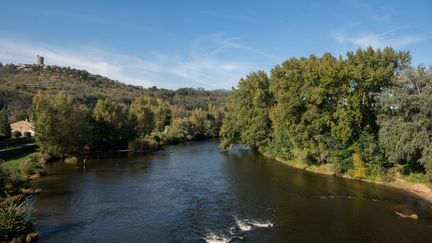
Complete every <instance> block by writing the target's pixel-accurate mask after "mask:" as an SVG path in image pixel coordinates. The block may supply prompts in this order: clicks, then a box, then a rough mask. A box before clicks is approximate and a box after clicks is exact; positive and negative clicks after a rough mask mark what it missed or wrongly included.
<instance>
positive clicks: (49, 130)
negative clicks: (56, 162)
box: [32, 92, 90, 157]
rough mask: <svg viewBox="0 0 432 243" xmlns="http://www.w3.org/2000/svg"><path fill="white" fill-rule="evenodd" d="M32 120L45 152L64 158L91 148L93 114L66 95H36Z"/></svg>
mask: <svg viewBox="0 0 432 243" xmlns="http://www.w3.org/2000/svg"><path fill="white" fill-rule="evenodd" d="M32 121H33V124H34V128H35V138H36V142H37V144H38V145H39V148H40V150H41V152H42V153H45V154H48V155H50V156H55V157H63V156H65V155H69V154H71V153H82V152H84V151H85V150H86V148H87V147H88V145H89V138H90V112H89V110H88V109H87V108H86V107H85V106H84V105H80V104H79V103H78V102H77V101H76V100H75V99H73V98H72V97H71V96H69V95H66V94H65V93H63V92H60V93H58V94H57V95H55V96H52V95H44V94H42V93H38V94H37V95H35V96H34V98H33V108H32Z"/></svg>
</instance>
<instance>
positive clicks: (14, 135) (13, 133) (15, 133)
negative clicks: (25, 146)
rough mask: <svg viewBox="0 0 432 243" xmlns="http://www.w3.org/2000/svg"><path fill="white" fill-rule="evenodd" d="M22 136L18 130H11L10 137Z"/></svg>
mask: <svg viewBox="0 0 432 243" xmlns="http://www.w3.org/2000/svg"><path fill="white" fill-rule="evenodd" d="M21 136H22V133H21V132H20V131H13V132H12V137H14V138H20V137H21Z"/></svg>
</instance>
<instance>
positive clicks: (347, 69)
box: [220, 48, 432, 178]
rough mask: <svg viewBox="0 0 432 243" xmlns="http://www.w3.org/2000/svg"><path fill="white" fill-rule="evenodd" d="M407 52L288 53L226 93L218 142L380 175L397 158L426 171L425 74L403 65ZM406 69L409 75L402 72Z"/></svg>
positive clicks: (429, 157) (428, 113)
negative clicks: (269, 68)
mask: <svg viewBox="0 0 432 243" xmlns="http://www.w3.org/2000/svg"><path fill="white" fill-rule="evenodd" d="M409 61H410V56H409V53H407V52H397V51H395V50H393V49H391V48H384V49H378V50H374V49H372V48H367V49H359V50H357V51H356V52H348V53H347V55H346V57H345V58H344V57H342V56H340V57H339V58H336V57H333V56H332V55H331V54H324V55H323V56H322V57H317V56H314V55H311V56H309V57H308V58H291V59H289V60H287V61H285V62H283V63H282V64H281V65H278V66H276V67H274V68H273V69H272V71H271V75H270V77H268V76H267V75H266V74H265V73H263V72H258V73H251V74H250V75H248V76H247V77H246V78H244V79H241V80H240V82H239V85H238V88H237V89H234V90H233V91H232V93H231V94H230V96H229V101H228V105H227V108H228V112H227V114H226V115H225V117H224V119H223V125H222V128H221V132H220V134H221V146H222V147H230V146H231V145H232V144H235V143H240V144H243V145H246V146H251V147H258V148H259V150H260V151H263V152H266V153H270V154H271V155H273V156H277V157H279V158H283V159H286V160H292V159H295V160H301V161H303V162H305V163H308V164H327V163H331V164H333V166H332V167H333V169H334V170H335V172H336V173H338V174H343V173H347V172H349V171H352V172H353V174H354V176H356V177H361V178H365V177H367V176H383V175H384V174H386V172H387V171H388V170H389V169H390V168H391V167H392V166H394V165H396V164H402V165H406V166H407V167H408V168H409V171H430V170H432V146H431V141H432V132H431V127H432V123H431V122H432V120H431V119H430V117H432V108H431V107H432V106H431V105H430V104H432V98H431V97H432V89H431V87H432V86H431V82H432V79H431V77H432V75H431V71H430V70H426V69H424V68H420V69H418V70H416V71H415V72H414V71H412V70H411V71H409V70H410V69H408V71H404V72H403V70H405V69H407V68H408V65H409ZM407 72H408V73H407Z"/></svg>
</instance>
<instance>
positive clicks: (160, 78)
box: [0, 35, 271, 89]
mask: <svg viewBox="0 0 432 243" xmlns="http://www.w3.org/2000/svg"><path fill="white" fill-rule="evenodd" d="M235 40H236V39H232V38H231V39H230V38H224V37H223V36H221V35H214V36H209V37H205V38H202V39H200V40H197V41H195V42H194V43H193V45H192V47H191V48H190V50H188V51H187V52H185V53H183V54H178V53H177V54H172V53H170V54H165V53H157V54H151V55H148V56H147V57H136V56H131V55H125V54H121V53H116V52H113V51H107V50H100V49H97V48H92V47H79V48H71V47H58V46H52V45H48V44H45V43H35V42H28V41H22V40H16V39H12V38H5V37H2V36H0V62H4V63H9V62H12V63H33V62H34V59H35V56H36V54H41V55H42V56H44V57H45V59H46V63H47V64H49V65H60V66H70V67H73V68H78V69H86V70H88V71H89V72H91V73H95V74H101V75H104V76H107V77H109V78H112V79H116V80H119V81H121V82H125V83H129V84H135V85H142V86H144V87H148V86H153V85H156V86H158V87H164V88H179V87H204V88H209V89H214V88H230V87H232V86H235V85H236V83H237V82H238V80H239V79H240V78H241V77H242V76H244V75H246V74H247V73H248V72H250V71H253V70H255V68H256V67H255V66H254V64H253V63H252V62H251V61H248V60H236V61H231V60H230V59H227V58H226V57H225V58H224V57H223V55H222V54H223V52H229V51H232V49H236V50H243V51H244V50H246V51H248V52H249V53H250V54H252V55H255V56H261V57H262V56H265V55H267V54H266V53H264V52H259V51H255V50H254V49H253V48H250V47H247V46H243V45H240V44H238V43H236V42H235ZM267 56H268V57H270V56H271V55H267ZM268 57H267V58H268Z"/></svg>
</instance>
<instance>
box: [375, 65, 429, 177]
mask: <svg viewBox="0 0 432 243" xmlns="http://www.w3.org/2000/svg"><path fill="white" fill-rule="evenodd" d="M431 84H432V69H431V68H429V69H426V68H425V67H422V66H420V67H418V68H417V69H414V68H408V69H406V70H405V71H404V72H403V73H402V74H401V75H400V76H399V78H398V79H397V81H396V83H395V85H393V86H391V87H389V88H387V89H385V90H384V91H383V92H382V93H380V94H379V95H378V96H377V98H378V100H379V104H380V106H379V107H380V115H379V116H378V124H379V126H380V129H379V142H380V144H381V145H382V146H383V147H384V148H385V149H384V151H385V155H386V158H387V159H388V161H389V162H390V163H392V164H393V165H396V164H401V165H403V166H404V169H405V170H404V172H405V173H410V172H424V171H425V170H426V171H427V172H428V173H429V174H431V175H432V120H431V117H432V106H431V104H432V86H431Z"/></svg>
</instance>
